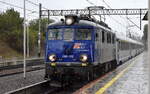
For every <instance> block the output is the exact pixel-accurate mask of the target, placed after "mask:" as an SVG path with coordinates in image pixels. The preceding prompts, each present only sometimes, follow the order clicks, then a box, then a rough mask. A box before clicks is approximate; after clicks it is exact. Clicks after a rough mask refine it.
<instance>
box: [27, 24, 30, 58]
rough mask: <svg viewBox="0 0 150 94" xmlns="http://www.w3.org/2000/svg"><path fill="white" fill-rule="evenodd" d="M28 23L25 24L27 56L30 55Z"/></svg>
mask: <svg viewBox="0 0 150 94" xmlns="http://www.w3.org/2000/svg"><path fill="white" fill-rule="evenodd" d="M29 38H30V37H29V25H27V57H29V56H30V46H29V40H30V39H29Z"/></svg>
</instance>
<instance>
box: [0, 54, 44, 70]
mask: <svg viewBox="0 0 150 94" xmlns="http://www.w3.org/2000/svg"><path fill="white" fill-rule="evenodd" d="M35 60H36V61H37V60H43V61H44V57H40V58H38V57H33V58H27V59H26V61H29V62H30V61H35ZM22 62H23V59H22V58H17V57H14V58H10V59H5V58H2V56H0V67H3V66H10V65H19V64H22Z"/></svg>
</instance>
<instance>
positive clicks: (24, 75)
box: [23, 0, 26, 78]
mask: <svg viewBox="0 0 150 94" xmlns="http://www.w3.org/2000/svg"><path fill="white" fill-rule="evenodd" d="M25 3H26V1H25V0H24V32H23V34H24V39H23V56H24V58H23V72H24V74H23V77H24V78H26V4H25Z"/></svg>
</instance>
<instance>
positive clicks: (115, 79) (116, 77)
mask: <svg viewBox="0 0 150 94" xmlns="http://www.w3.org/2000/svg"><path fill="white" fill-rule="evenodd" d="M132 62H133V63H131V64H130V65H129V66H128V67H127V68H125V69H124V70H123V71H121V72H120V73H119V74H118V75H117V76H115V77H114V78H113V79H112V80H111V81H109V82H108V83H107V84H105V85H104V86H103V87H102V88H100V89H99V90H98V91H97V92H96V94H103V93H104V92H105V91H106V90H107V89H108V88H109V87H110V86H112V85H113V83H114V82H116V81H117V80H118V79H119V78H120V77H121V76H123V74H124V73H125V72H126V71H127V70H129V68H131V66H133V65H134V63H135V61H132Z"/></svg>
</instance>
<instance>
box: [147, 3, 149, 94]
mask: <svg viewBox="0 0 150 94" xmlns="http://www.w3.org/2000/svg"><path fill="white" fill-rule="evenodd" d="M147 16H148V37H147V38H148V39H147V40H148V41H147V42H148V43H147V44H148V48H147V49H148V59H147V62H148V64H149V68H150V0H148V15H147ZM149 71H150V69H149ZM149 94H150V72H149Z"/></svg>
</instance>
